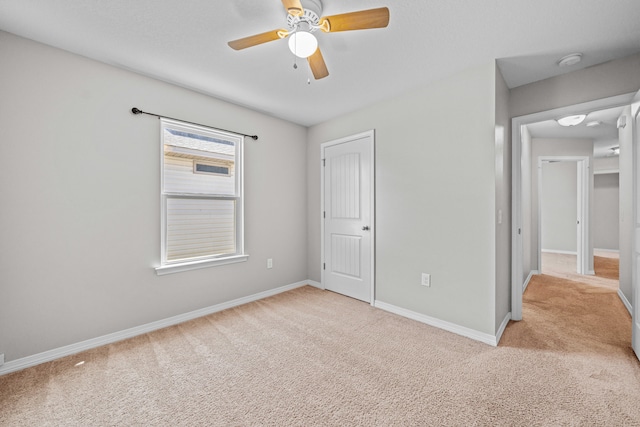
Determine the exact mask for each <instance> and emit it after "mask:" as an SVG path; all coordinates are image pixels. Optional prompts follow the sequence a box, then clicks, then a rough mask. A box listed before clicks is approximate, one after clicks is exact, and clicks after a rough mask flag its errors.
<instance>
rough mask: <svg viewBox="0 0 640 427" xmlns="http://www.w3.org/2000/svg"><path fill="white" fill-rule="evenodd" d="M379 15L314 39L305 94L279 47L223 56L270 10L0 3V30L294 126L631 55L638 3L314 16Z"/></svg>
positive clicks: (540, 1) (192, 0) (270, 3)
mask: <svg viewBox="0 0 640 427" xmlns="http://www.w3.org/2000/svg"><path fill="white" fill-rule="evenodd" d="M380 6H387V7H389V9H390V15H391V18H390V24H389V26H388V27H387V28H385V29H375V30H364V31H350V32H342V33H332V34H320V35H319V43H320V47H321V49H322V51H323V54H324V57H325V60H326V63H327V66H328V68H329V72H330V75H329V77H327V78H325V79H323V80H319V81H314V80H313V79H312V80H311V84H307V78H308V76H309V71H308V67H307V65H306V63H305V62H304V61H303V62H302V63H301V64H300V65H301V66H299V67H298V69H297V70H294V68H293V60H294V59H293V57H292V55H291V53H290V52H289V50H288V48H287V42H286V41H285V40H278V41H275V42H271V43H268V44H264V45H260V46H255V47H252V48H249V49H245V50H243V51H234V50H232V49H230V48H229V47H228V46H227V41H229V40H233V39H237V38H241V37H245V36H248V35H252V34H255V33H260V32H264V31H268V30H272V29H276V28H282V27H285V16H286V14H285V12H284V9H283V7H282V4H281V2H280V0H228V1H221V0H187V1H185V0H162V1H157V0H136V1H130V0H109V1H99V0H56V1H51V0H0V29H2V30H5V31H8V32H11V33H14V34H17V35H20V36H23V37H27V38H30V39H33V40H36V41H40V42H43V43H46V44H49V45H52V46H56V47H59V48H62V49H65V50H68V51H71V52H75V53H78V54H81V55H84V56H87V57H90V58H94V59H97V60H99V61H103V62H106V63H108V64H113V65H116V66H119V67H122V68H126V69H129V70H134V71H137V72H139V73H142V74H145V75H148V76H152V77H155V78H158V79H161V80H165V81H168V82H172V83H175V84H178V85H181V86H184V87H187V88H191V89H194V90H197V91H199V92H202V93H206V94H209V95H212V96H215V97H217V98H221V99H224V100H227V101H231V102H233V103H236V104H239V105H244V106H247V107H250V108H252V109H254V110H258V111H262V112H265V113H267V114H270V115H273V116H276V117H280V118H283V119H286V120H289V121H292V122H295V123H299V124H301V125H305V126H309V125H313V124H316V123H320V122H323V121H325V120H328V119H331V118H333V117H336V116H339V115H341V114H343V113H346V112H349V111H352V110H355V109H358V108H361V107H363V106H365V105H368V104H371V103H373V102H376V101H380V100H384V99H386V98H389V97H391V96H394V95H396V94H398V93H401V92H405V91H408V90H410V89H411V88H413V87H416V86H418V85H422V84H425V83H428V82H434V81H437V80H438V79H441V78H443V77H445V76H447V75H449V74H451V73H455V72H458V71H462V70H464V69H466V68H469V67H473V66H476V65H481V64H484V63H486V62H487V61H491V60H494V59H499V61H498V64H499V66H500V68H501V70H502V71H503V74H504V77H505V80H506V81H507V83H508V85H509V86H510V87H515V86H518V85H522V84H526V83H530V82H533V81H537V80H541V79H544V78H547V77H550V76H553V75H556V74H559V73H562V72H569V71H574V70H576V69H579V68H582V67H586V66H589V65H593V64H596V63H600V62H604V61H607V60H611V59H615V58H618V57H623V56H627V55H630V54H633V53H636V52H638V51H640V25H639V24H638V22H639V20H638V19H639V17H640V1H638V0H607V1H604V0H562V1H558V0H536V1H531V0H483V1H470V0H430V1H418V0H415V1H397V0H396V1H393V0H387V1H384V0H351V1H348V2H345V1H339V0H324V15H333V14H339V13H344V12H351V11H355V10H361V9H371V8H375V7H380ZM575 51H578V52H582V53H584V61H583V62H582V63H580V64H578V65H576V66H572V67H567V68H562V69H561V68H559V67H557V66H556V65H555V63H556V61H557V60H558V59H559V58H560V57H562V56H564V55H566V54H567V53H571V52H575ZM3 59H4V58H3Z"/></svg>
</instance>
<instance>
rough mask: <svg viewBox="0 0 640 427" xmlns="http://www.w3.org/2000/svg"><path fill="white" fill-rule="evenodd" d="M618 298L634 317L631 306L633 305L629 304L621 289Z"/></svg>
mask: <svg viewBox="0 0 640 427" xmlns="http://www.w3.org/2000/svg"><path fill="white" fill-rule="evenodd" d="M618 296H619V297H620V300H621V301H622V303H623V304H624V306H625V307H627V310H628V311H629V314H630V315H631V316H633V307H632V306H631V303H630V302H629V300H628V299H627V297H626V296H624V294H623V293H622V290H620V289H618Z"/></svg>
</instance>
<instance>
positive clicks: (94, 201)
mask: <svg viewBox="0 0 640 427" xmlns="http://www.w3.org/2000/svg"><path fill="white" fill-rule="evenodd" d="M0 55H1V57H2V58H3V62H2V66H1V67H0V94H1V96H2V101H1V102H0V129H2V132H1V134H0V138H1V141H0V194H2V196H3V202H2V209H0V235H1V236H2V238H1V239H0V284H1V288H0V289H1V296H0V353H4V354H5V356H6V361H11V360H15V359H18V358H21V357H25V356H29V355H33V354H36V353H39V352H42V351H45V350H50V349H54V348H58V347H61V346H64V345H69V344H73V343H77V342H80V341H83V340H86V339H90V338H94V337H98V336H102V335H105V334H108V333H112V332H117V331H121V330H124V329H127V328H131V327H135V326H138V325H143V324H146V323H149V322H153V321H157V320H160V319H165V318H168V317H171V316H174V315H178V314H182V313H186V312H189V311H192V310H196V309H199V308H203V307H208V306H211V305H215V304H218V303H222V302H226V301H230V300H233V299H236V298H240V297H244V296H248V295H252V294H255V293H258V292H261V291H266V290H269V289H274V288H276V287H279V286H283V285H287V284H291V283H295V282H298V281H302V280H306V279H307V241H306V230H307V223H306V190H307V188H306V176H307V175H306V144H305V138H306V129H305V128H303V127H301V126H297V125H293V124H291V123H288V122H285V121H282V120H278V119H274V118H271V117H268V116H265V115H262V114H259V113H256V112H253V111H250V110H247V109H245V108H241V107H238V106H235V105H232V104H229V103H226V102H222V101H219V100H216V99H213V98H211V97H208V96H205V95H202V94H198V93H195V92H191V91H189V90H186V89H183V88H180V87H176V86H172V85H169V84H166V83H162V82H159V81H156V80H153V79H150V78H147V77H143V76H140V75H137V74H134V73H131V72H128V71H124V70H121V69H117V68H114V67H111V66H108V65H105V64H102V63H99V62H96V61H92V60H89V59H86V58H83V57H80V56H76V55H73V54H70V53H67V52H64V51H61V50H58V49H55V48H52V47H48V46H45V45H42V44H38V43H35V42H32V41H28V40H26V39H22V38H19V37H16V36H13V35H10V34H8V33H4V32H0ZM134 106H135V107H138V108H141V109H143V110H147V111H152V112H158V113H161V114H166V115H168V116H173V117H178V118H183V119H185V120H189V121H195V122H201V123H205V124H210V125H213V126H218V127H222V128H227V129H238V130H241V131H245V132H250V133H256V134H258V135H259V136H260V140H259V141H257V142H254V141H252V140H248V141H247V143H246V146H245V157H246V176H245V194H246V247H247V252H248V253H249V255H250V258H249V261H248V262H246V263H241V264H234V265H226V266H221V267H215V268H207V269H201V270H195V271H190V272H185V273H177V274H171V275H167V276H161V277H159V276H157V275H156V274H155V271H154V269H153V267H154V266H157V265H158V264H159V257H160V181H159V179H160V169H159V168H160V132H159V123H158V120H157V119H155V118H152V117H149V116H134V115H133V114H131V112H130V110H131V108H132V107H134ZM266 258H273V260H274V268H273V269H270V270H267V269H266Z"/></svg>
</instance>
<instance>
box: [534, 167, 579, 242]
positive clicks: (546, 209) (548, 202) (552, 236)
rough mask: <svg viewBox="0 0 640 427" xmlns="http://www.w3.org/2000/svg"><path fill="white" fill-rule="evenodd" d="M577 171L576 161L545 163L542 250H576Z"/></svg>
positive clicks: (541, 223)
mask: <svg viewBox="0 0 640 427" xmlns="http://www.w3.org/2000/svg"><path fill="white" fill-rule="evenodd" d="M577 171H578V167H577V163H576V162H553V163H547V162H545V163H543V164H542V174H541V176H542V188H541V192H540V202H541V203H540V212H541V218H540V228H541V238H542V242H541V243H542V245H541V246H542V250H543V251H549V252H571V253H577V250H578V249H577V236H578V233H577V227H576V226H577V224H576V218H577V217H578V208H577V204H578V191H577V190H578V174H577Z"/></svg>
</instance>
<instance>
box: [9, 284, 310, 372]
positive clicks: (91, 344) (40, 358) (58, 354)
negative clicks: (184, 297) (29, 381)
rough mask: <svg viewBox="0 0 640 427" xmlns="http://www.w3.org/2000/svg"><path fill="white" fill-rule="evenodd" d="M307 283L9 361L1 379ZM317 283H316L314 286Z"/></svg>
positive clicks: (238, 299) (281, 287)
mask: <svg viewBox="0 0 640 427" xmlns="http://www.w3.org/2000/svg"><path fill="white" fill-rule="evenodd" d="M311 282H312V281H310V280H303V281H300V282H296V283H292V284H290V285H285V286H280V287H278V288H274V289H270V290H267V291H263V292H258V293H256V294H253V295H249V296H246V297H241V298H237V299H234V300H231V301H227V302H223V303H220V304H215V305H212V306H209V307H205V308H201V309H198V310H193V311H189V312H187V313H183V314H178V315H176V316H172V317H168V318H166V319H161V320H156V321H154V322H150V323H146V324H144V325H140V326H135V327H133V328H128V329H124V330H122V331H118V332H113V333H110V334H106V335H102V336H99V337H96V338H90V339H88V340H85V341H80V342H77V343H75V344H69V345H65V346H63V347H58V348H54V349H52V350H47V351H43V352H42V353H37V354H34V355H31V356H26V357H22V358H20V359H16V360H11V361H9V362H5V364H4V365H1V366H0V376H2V375H5V374H9V373H12V372H17V371H21V370H23V369H26V368H30V367H33V366H36V365H40V364H42V363H46V362H51V361H53V360H56V359H60V358H62V357H66V356H71V355H73V354H77V353H80V352H83V351H86V350H91V349H94V348H96V347H100V346H103V345H107V344H113V343H116V342H118V341H123V340H126V339H129V338H133V337H136V336H138V335H143V334H146V333H149V332H153V331H157V330H159V329H163V328H167V327H169V326H174V325H178V324H180V323H184V322H187V321H189V320H193V319H197V318H199V317H203V316H207V315H209V314H213V313H217V312H219V311H223V310H226V309H229V308H233V307H237V306H240V305H244V304H247V303H250V302H254V301H258V300H261V299H264V298H268V297H271V296H274V295H277V294H280V293H282V292H287V291H290V290H293V289H296V288H300V287H302V286H305V285H312V286H315V285H314V284H312V283H311ZM313 283H317V282H313Z"/></svg>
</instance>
